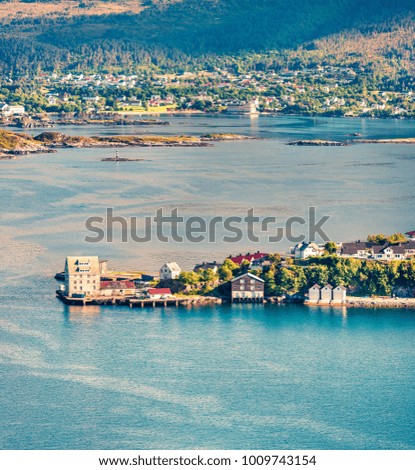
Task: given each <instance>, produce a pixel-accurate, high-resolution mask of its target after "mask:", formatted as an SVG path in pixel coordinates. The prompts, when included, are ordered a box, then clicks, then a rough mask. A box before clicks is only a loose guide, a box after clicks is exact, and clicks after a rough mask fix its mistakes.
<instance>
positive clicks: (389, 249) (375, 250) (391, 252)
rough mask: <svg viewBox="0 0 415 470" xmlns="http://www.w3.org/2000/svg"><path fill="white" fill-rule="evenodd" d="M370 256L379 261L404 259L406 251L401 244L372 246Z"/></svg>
mask: <svg viewBox="0 0 415 470" xmlns="http://www.w3.org/2000/svg"><path fill="white" fill-rule="evenodd" d="M372 258H373V259H375V260H378V261H379V260H381V261H392V260H395V259H398V260H399V259H405V258H406V253H405V248H404V247H403V246H399V245H397V246H380V245H375V246H373V247H372Z"/></svg>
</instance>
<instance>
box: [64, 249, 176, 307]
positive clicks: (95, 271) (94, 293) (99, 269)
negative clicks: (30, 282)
mask: <svg viewBox="0 0 415 470" xmlns="http://www.w3.org/2000/svg"><path fill="white" fill-rule="evenodd" d="M172 264H173V263H172ZM174 264H175V263H174ZM176 266H177V265H176ZM162 269H163V268H162ZM178 269H179V270H180V268H178ZM106 274H107V262H106V261H100V260H99V258H98V256H68V257H67V258H66V261H65V276H64V279H65V284H64V285H62V286H61V292H62V294H63V295H65V296H66V297H70V298H84V297H95V298H96V297H136V296H137V295H140V296H144V297H147V298H150V299H161V298H167V297H170V296H171V295H172V293H171V290H170V289H169V288H151V287H149V286H148V283H146V282H144V288H143V287H141V288H138V287H137V286H136V283H135V282H134V281H131V280H106ZM179 274H180V273H179ZM174 276H175V275H173V277H171V278H170V279H174V278H175V277H174Z"/></svg>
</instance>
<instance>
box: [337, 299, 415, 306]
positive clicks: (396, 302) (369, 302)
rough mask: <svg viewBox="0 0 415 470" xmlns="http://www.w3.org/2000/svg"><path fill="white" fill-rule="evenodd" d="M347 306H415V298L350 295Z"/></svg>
mask: <svg viewBox="0 0 415 470" xmlns="http://www.w3.org/2000/svg"><path fill="white" fill-rule="evenodd" d="M345 306H346V307H357V308H402V309H403V308H405V309H406V308H411V309H412V308H415V298H412V299H411V298H391V297H387V298H386V297H385V298H383V297H374V298H372V297H348V298H347V299H346V304H345Z"/></svg>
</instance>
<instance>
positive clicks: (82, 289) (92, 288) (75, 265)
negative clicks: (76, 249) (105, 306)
mask: <svg viewBox="0 0 415 470" xmlns="http://www.w3.org/2000/svg"><path fill="white" fill-rule="evenodd" d="M100 281H101V273H100V267H99V259H98V256H68V257H67V258H66V262H65V294H66V295H67V296H69V297H72V296H74V295H75V296H84V295H85V296H87V295H96V294H97V293H98V292H99V290H100Z"/></svg>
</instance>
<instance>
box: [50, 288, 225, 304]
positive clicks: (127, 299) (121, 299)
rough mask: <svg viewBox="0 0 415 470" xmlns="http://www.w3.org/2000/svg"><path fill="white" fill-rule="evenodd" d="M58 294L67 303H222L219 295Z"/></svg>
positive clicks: (57, 292)
mask: <svg viewBox="0 0 415 470" xmlns="http://www.w3.org/2000/svg"><path fill="white" fill-rule="evenodd" d="M56 296H57V297H58V299H60V300H61V301H62V302H63V303H64V304H66V305H78V306H85V305H119V306H125V307H130V308H145V307H152V308H155V307H180V306H183V307H188V306H192V305H195V306H196V305H197V306H201V305H213V304H221V303H222V299H220V298H217V297H204V296H192V297H184V296H182V297H174V296H171V297H165V298H137V297H131V296H112V297H106V296H93V297H92V296H91V297H70V296H67V295H65V294H64V293H63V292H62V291H61V290H57V291H56Z"/></svg>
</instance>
